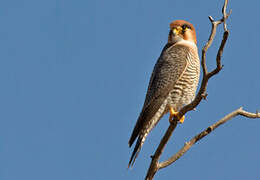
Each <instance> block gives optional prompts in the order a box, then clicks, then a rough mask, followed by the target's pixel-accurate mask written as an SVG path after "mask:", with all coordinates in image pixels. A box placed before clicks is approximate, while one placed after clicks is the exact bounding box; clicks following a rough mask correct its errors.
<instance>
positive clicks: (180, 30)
mask: <svg viewBox="0 0 260 180" xmlns="http://www.w3.org/2000/svg"><path fill="white" fill-rule="evenodd" d="M199 76H200V59H199V55H198V48H197V39H196V31H195V28H194V26H193V25H192V24H191V23H190V22H187V21H185V20H175V21H173V22H171V23H170V31H169V35H168V42H167V43H166V45H165V46H164V48H163V50H162V52H161V54H160V56H159V58H158V60H157V62H156V64H155V66H154V69H153V72H152V75H151V77H150V81H149V85H148V89H147V93H146V97H145V101H144V104H143V108H142V111H141V113H140V115H139V117H138V119H137V122H136V124H135V127H134V129H133V131H132V135H131V137H130V139H129V142H128V144H129V147H131V146H132V145H133V143H134V141H135V140H136V139H137V141H136V144H135V148H134V150H133V152H132V155H131V158H130V160H129V163H128V168H129V167H130V166H131V167H132V166H133V164H134V162H135V160H136V158H137V156H138V154H139V152H140V150H141V147H142V146H143V144H144V141H145V139H146V137H147V135H148V134H149V133H150V132H151V130H152V129H153V128H154V127H155V126H156V124H157V123H158V122H159V121H160V119H161V118H162V117H163V116H164V115H165V114H167V113H168V112H169V113H170V115H169V121H170V122H171V121H172V119H173V118H174V117H177V119H178V120H179V123H183V122H184V119H185V117H184V116H182V117H179V115H178V111H179V110H180V109H181V108H182V107H183V106H185V105H187V104H189V103H190V102H192V101H193V100H194V98H195V95H196V90H197V86H198V82H199Z"/></svg>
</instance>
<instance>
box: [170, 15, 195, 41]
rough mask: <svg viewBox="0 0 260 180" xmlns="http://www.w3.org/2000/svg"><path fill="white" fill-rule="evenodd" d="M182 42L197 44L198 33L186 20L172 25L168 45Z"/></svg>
mask: <svg viewBox="0 0 260 180" xmlns="http://www.w3.org/2000/svg"><path fill="white" fill-rule="evenodd" d="M181 40H186V41H190V42H193V43H195V44H197V39H196V31H195V28H194V26H193V25H192V24H191V23H189V22H187V21H184V20H176V21H173V22H172V23H171V24H170V33H169V37H168V43H171V44H175V43H176V42H179V41H181Z"/></svg>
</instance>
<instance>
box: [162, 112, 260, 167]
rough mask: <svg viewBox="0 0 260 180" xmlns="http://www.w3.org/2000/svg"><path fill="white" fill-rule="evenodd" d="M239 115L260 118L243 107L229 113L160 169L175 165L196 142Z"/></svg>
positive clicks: (196, 137)
mask: <svg viewBox="0 0 260 180" xmlns="http://www.w3.org/2000/svg"><path fill="white" fill-rule="evenodd" d="M239 115H241V116H244V117H248V118H260V113H250V112H247V111H244V110H243V109H242V107H241V108H239V109H237V110H235V111H233V112H231V113H229V114H228V115H226V116H225V117H224V118H222V119H220V120H219V121H218V122H216V123H215V124H213V125H211V126H209V127H208V128H206V129H205V130H204V131H202V132H201V133H199V134H197V135H196V136H194V137H193V138H192V139H191V140H190V141H189V142H186V143H185V145H184V146H183V147H182V148H181V149H180V150H179V151H178V152H177V153H176V154H175V155H173V156H172V157H170V158H169V159H168V160H166V161H164V162H162V163H160V164H158V167H159V169H161V168H165V167H167V166H169V165H171V164H172V163H174V162H175V161H176V160H178V159H179V158H180V157H181V156H182V155H183V154H184V153H186V152H187V151H188V150H189V149H190V148H191V147H192V145H194V144H195V143H196V142H198V141H199V140H201V139H202V138H204V137H205V136H207V135H208V134H210V133H211V132H212V131H214V130H215V129H216V128H217V127H219V126H220V125H222V124H224V123H226V122H227V121H229V120H231V119H232V118H234V117H236V116H239Z"/></svg>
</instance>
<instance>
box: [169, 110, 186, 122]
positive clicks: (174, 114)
mask: <svg viewBox="0 0 260 180" xmlns="http://www.w3.org/2000/svg"><path fill="white" fill-rule="evenodd" d="M174 116H175V117H177V118H178V119H179V121H178V122H179V123H181V124H182V123H183V122H184V119H185V116H182V117H181V118H179V117H178V112H176V111H174V109H173V108H172V107H171V108H170V117H169V122H170V123H172V120H173V117H174Z"/></svg>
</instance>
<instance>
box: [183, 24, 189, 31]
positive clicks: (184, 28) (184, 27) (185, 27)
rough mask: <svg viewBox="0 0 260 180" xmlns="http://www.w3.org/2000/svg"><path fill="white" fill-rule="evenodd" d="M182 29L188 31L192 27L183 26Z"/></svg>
mask: <svg viewBox="0 0 260 180" xmlns="http://www.w3.org/2000/svg"><path fill="white" fill-rule="evenodd" d="M182 29H183V30H184V31H185V30H187V29H191V27H190V26H189V25H188V24H183V25H182Z"/></svg>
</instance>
